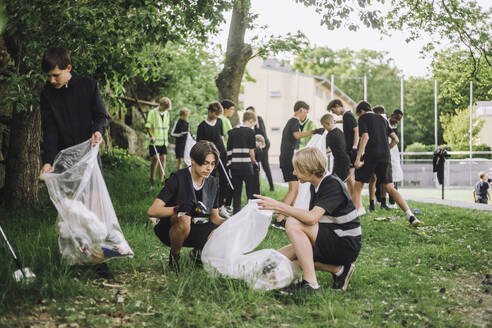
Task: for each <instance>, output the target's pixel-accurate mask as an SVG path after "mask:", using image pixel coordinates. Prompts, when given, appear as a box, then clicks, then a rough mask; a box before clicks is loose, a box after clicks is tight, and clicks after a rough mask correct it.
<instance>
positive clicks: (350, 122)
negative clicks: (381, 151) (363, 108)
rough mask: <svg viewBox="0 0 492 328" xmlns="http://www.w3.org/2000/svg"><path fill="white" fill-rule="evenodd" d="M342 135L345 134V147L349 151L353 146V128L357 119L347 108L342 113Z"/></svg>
mask: <svg viewBox="0 0 492 328" xmlns="http://www.w3.org/2000/svg"><path fill="white" fill-rule="evenodd" d="M342 120H343V135H344V136H345V147H346V149H347V151H350V150H351V149H352V147H353V146H354V128H356V127H357V119H356V118H355V116H354V113H352V111H350V110H347V111H345V113H343V116H342Z"/></svg>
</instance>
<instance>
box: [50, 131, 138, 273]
mask: <svg viewBox="0 0 492 328" xmlns="http://www.w3.org/2000/svg"><path fill="white" fill-rule="evenodd" d="M98 152H99V145H95V146H92V145H91V141H90V140H88V141H86V142H83V143H81V144H78V145H75V146H73V147H70V148H67V149H64V150H62V151H61V152H60V153H58V155H57V156H56V158H55V162H54V163H53V171H52V172H50V173H45V174H43V175H42V176H41V179H42V180H44V182H45V183H46V186H47V188H48V193H49V195H50V198H51V201H52V202H53V204H54V205H55V207H56V209H57V210H58V218H57V232H58V245H59V247H60V252H61V254H62V258H63V259H64V260H65V261H66V262H67V263H68V264H70V265H74V264H84V265H85V264H96V263H101V262H105V261H107V260H110V259H113V258H117V257H125V256H129V257H133V252H132V250H131V248H130V246H129V245H128V243H127V241H126V240H125V237H124V236H123V232H122V231H121V228H120V225H119V223H118V218H117V217H116V213H115V212H114V208H113V204H112V203H111V199H110V197H109V193H108V190H107V189H106V184H105V183H104V179H103V176H102V173H101V170H100V169H99V166H98V163H97V162H98V159H97V154H98Z"/></svg>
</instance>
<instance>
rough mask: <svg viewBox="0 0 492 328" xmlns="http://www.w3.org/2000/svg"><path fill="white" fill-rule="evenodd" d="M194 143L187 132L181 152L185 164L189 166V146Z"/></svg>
mask: <svg viewBox="0 0 492 328" xmlns="http://www.w3.org/2000/svg"><path fill="white" fill-rule="evenodd" d="M195 144H196V141H195V139H193V137H192V136H191V134H189V133H187V134H186V143H185V148H184V152H183V160H184V162H185V163H186V165H188V166H190V165H191V158H190V151H191V148H192V147H193V146H194V145H195Z"/></svg>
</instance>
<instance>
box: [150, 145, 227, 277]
mask: <svg viewBox="0 0 492 328" xmlns="http://www.w3.org/2000/svg"><path fill="white" fill-rule="evenodd" d="M190 157H191V166H190V167H189V168H184V169H181V170H178V171H176V172H175V173H173V174H171V176H170V177H169V178H168V179H167V180H166V184H165V185H164V188H162V190H161V192H160V193H159V195H158V196H157V198H156V199H155V200H154V203H153V204H152V206H151V207H150V208H149V210H148V212H147V213H148V215H149V216H150V217H157V218H160V221H159V223H158V224H157V225H156V226H155V227H154V231H155V234H156V235H157V237H159V239H160V240H161V241H162V242H163V243H164V244H165V245H167V246H170V247H171V251H170V254H169V267H170V268H171V269H177V268H178V261H179V253H180V251H181V247H183V246H185V247H193V248H194V250H193V253H190V255H192V254H193V255H192V257H193V256H195V257H198V256H199V253H200V251H201V249H203V247H204V246H205V243H206V242H207V240H208V238H209V237H210V234H211V233H212V231H213V230H214V229H215V228H217V226H218V225H220V224H222V223H223V222H224V219H223V218H221V217H220V216H219V211H218V209H217V208H218V203H217V202H218V198H217V193H218V189H219V187H218V182H217V179H216V178H215V177H213V176H210V174H211V173H212V171H213V169H214V168H215V167H216V166H217V163H218V161H219V151H218V150H217V148H216V147H215V145H214V144H213V143H211V142H209V141H204V140H203V141H199V142H197V143H196V144H195V145H194V146H193V147H192V148H191V151H190Z"/></svg>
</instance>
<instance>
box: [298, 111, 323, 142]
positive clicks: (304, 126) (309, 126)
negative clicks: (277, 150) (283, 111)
mask: <svg viewBox="0 0 492 328" xmlns="http://www.w3.org/2000/svg"><path fill="white" fill-rule="evenodd" d="M300 124H301V132H306V131H312V130H316V129H317V128H318V126H317V125H316V123H314V121H313V120H310V119H309V118H306V119H305V120H304V122H300ZM311 137H312V136H307V137H305V138H302V139H300V140H299V144H298V146H297V149H302V148H304V147H306V145H307V144H308V142H309V140H311Z"/></svg>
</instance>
